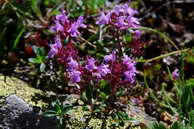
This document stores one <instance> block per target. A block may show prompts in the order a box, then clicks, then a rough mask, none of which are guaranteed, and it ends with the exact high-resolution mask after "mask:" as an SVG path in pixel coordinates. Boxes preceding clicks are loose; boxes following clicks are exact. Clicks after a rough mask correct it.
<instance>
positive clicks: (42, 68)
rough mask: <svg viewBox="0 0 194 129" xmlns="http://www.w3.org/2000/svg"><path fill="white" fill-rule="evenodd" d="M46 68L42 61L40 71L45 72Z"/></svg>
mask: <svg viewBox="0 0 194 129" xmlns="http://www.w3.org/2000/svg"><path fill="white" fill-rule="evenodd" d="M45 68H46V65H45V64H44V63H41V64H40V72H44V70H45Z"/></svg>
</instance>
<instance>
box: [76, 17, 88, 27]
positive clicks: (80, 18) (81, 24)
mask: <svg viewBox="0 0 194 129" xmlns="http://www.w3.org/2000/svg"><path fill="white" fill-rule="evenodd" d="M77 24H78V25H79V27H80V28H86V27H87V26H86V25H85V24H84V17H83V16H80V17H78V19H77Z"/></svg>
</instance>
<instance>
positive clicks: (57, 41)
mask: <svg viewBox="0 0 194 129" xmlns="http://www.w3.org/2000/svg"><path fill="white" fill-rule="evenodd" d="M50 48H51V49H50V51H49V53H48V57H49V58H53V57H54V56H55V55H57V54H58V52H59V51H60V49H61V48H62V44H61V39H60V37H59V36H56V37H55V40H54V44H51V45H50Z"/></svg>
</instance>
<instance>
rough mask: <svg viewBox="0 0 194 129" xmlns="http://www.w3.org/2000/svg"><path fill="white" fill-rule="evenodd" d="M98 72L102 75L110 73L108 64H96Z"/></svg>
mask: <svg viewBox="0 0 194 129" xmlns="http://www.w3.org/2000/svg"><path fill="white" fill-rule="evenodd" d="M98 73H100V75H101V76H103V77H104V76H106V75H107V74H110V73H111V70H110V69H109V65H105V64H102V65H100V66H98Z"/></svg>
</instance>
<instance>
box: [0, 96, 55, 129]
mask: <svg viewBox="0 0 194 129" xmlns="http://www.w3.org/2000/svg"><path fill="white" fill-rule="evenodd" d="M0 128H1V129H56V121H55V120H54V119H51V118H46V117H44V116H43V115H41V113H37V112H34V111H33V108H32V107H31V106H30V105H29V104H27V103H26V102H25V101H24V100H22V99H21V98H19V97H18V96H16V95H10V96H8V97H7V98H6V99H5V102H4V105H3V106H2V107H1V108H0Z"/></svg>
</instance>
